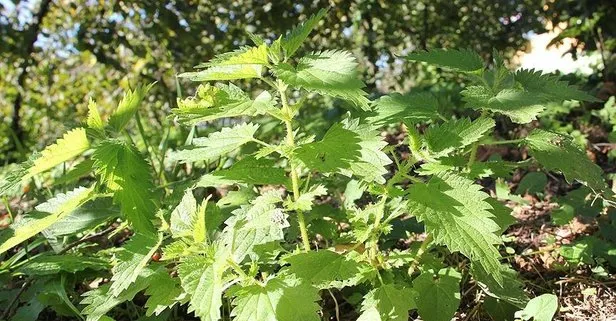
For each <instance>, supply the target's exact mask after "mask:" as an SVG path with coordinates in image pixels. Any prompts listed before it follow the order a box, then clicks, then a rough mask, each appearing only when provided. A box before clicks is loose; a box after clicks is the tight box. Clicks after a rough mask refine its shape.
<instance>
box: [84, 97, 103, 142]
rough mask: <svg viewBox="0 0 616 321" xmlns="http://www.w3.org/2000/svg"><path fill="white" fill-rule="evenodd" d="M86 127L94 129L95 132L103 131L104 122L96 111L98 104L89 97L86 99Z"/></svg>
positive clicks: (101, 132)
mask: <svg viewBox="0 0 616 321" xmlns="http://www.w3.org/2000/svg"><path fill="white" fill-rule="evenodd" d="M86 124H87V125H88V128H90V129H92V130H94V131H96V132H97V133H100V134H104V133H105V123H104V122H103V119H102V118H101V115H100V114H99V112H98V106H96V102H95V101H94V100H93V99H92V98H90V100H89V101H88V119H87V120H86Z"/></svg>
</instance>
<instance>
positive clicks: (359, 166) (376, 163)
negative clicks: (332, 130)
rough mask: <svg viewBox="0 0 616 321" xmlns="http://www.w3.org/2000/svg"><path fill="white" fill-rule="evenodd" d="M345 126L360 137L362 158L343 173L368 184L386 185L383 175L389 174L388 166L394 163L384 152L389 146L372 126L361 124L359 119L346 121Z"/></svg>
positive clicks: (352, 163)
mask: <svg viewBox="0 0 616 321" xmlns="http://www.w3.org/2000/svg"><path fill="white" fill-rule="evenodd" d="M343 124H344V127H345V128H346V129H348V130H350V131H352V132H354V133H355V134H357V136H358V137H359V139H360V142H359V146H360V147H361V149H360V150H359V153H360V154H361V156H360V157H359V159H357V160H356V161H354V162H351V163H350V168H349V169H348V171H347V170H342V171H341V173H342V174H345V175H348V176H351V174H352V175H355V176H358V177H361V178H362V180H363V181H366V182H377V183H379V184H385V178H384V177H383V175H385V174H387V173H388V170H387V168H386V166H387V165H389V164H391V163H392V161H391V159H389V157H388V156H387V154H385V153H384V152H383V151H382V149H383V148H384V147H385V146H387V142H386V141H385V140H384V138H383V137H382V136H381V135H380V133H379V132H378V131H377V130H376V128H375V127H374V126H372V125H369V124H359V120H357V119H356V120H345V121H344V122H343Z"/></svg>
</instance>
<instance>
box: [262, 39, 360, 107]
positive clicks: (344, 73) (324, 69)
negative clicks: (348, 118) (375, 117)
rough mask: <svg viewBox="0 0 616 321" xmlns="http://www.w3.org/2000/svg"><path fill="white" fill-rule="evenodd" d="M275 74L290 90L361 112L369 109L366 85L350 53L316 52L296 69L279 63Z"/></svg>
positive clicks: (306, 57) (300, 62)
mask: <svg viewBox="0 0 616 321" xmlns="http://www.w3.org/2000/svg"><path fill="white" fill-rule="evenodd" d="M273 71H274V73H275V74H276V76H277V77H278V78H280V79H281V80H282V81H284V82H285V83H286V84H288V85H290V86H294V87H299V88H303V89H305V90H307V91H312V92H316V93H318V94H321V95H324V96H332V97H336V98H340V99H344V100H348V101H350V102H351V103H353V104H354V105H355V106H356V107H358V108H360V109H362V110H368V109H369V108H370V107H369V100H368V98H366V95H367V94H366V92H365V91H363V89H362V88H364V87H365V85H364V83H363V82H362V81H361V80H359V78H358V76H357V61H356V60H355V58H354V57H353V56H352V55H351V54H350V53H349V52H346V51H339V50H327V51H322V52H317V53H313V54H310V55H307V56H304V57H302V58H301V59H300V60H299V62H298V64H297V67H295V68H294V67H293V66H291V65H289V64H287V63H280V64H279V65H277V66H276V67H274V69H273Z"/></svg>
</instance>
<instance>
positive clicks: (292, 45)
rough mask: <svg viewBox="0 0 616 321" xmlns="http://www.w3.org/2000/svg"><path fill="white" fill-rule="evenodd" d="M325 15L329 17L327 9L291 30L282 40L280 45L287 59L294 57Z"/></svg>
mask: <svg viewBox="0 0 616 321" xmlns="http://www.w3.org/2000/svg"><path fill="white" fill-rule="evenodd" d="M325 15H327V10H326V9H321V10H319V12H317V13H316V14H314V15H312V16H310V18H308V19H307V20H306V21H304V22H303V23H301V24H299V25H297V26H296V27H295V28H293V29H291V31H289V32H288V33H287V34H286V35H285V36H284V37H283V38H282V39H281V41H280V45H281V46H282V48H283V49H284V51H285V54H286V56H287V57H291V56H293V54H294V53H295V52H296V51H297V49H299V47H300V46H301V45H302V43H304V41H305V40H306V39H307V38H308V35H310V33H311V32H312V30H313V29H314V28H315V27H316V26H317V25H318V24H319V21H321V19H323V17H325Z"/></svg>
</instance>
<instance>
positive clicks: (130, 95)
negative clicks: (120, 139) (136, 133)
mask: <svg viewBox="0 0 616 321" xmlns="http://www.w3.org/2000/svg"><path fill="white" fill-rule="evenodd" d="M153 86H154V83H152V84H149V85H143V86H139V87H137V88H135V90H130V89H129V90H127V91H126V93H124V98H122V100H121V101H120V103H119V104H118V108H117V109H116V110H115V111H114V112H113V114H111V117H109V125H110V126H111V128H113V129H114V130H115V131H116V132H120V131H122V129H123V128H124V127H126V125H127V124H128V122H129V121H130V120H131V119H132V118H133V116H135V113H137V109H138V108H139V104H141V102H142V101H143V98H144V97H145V95H146V94H147V93H148V92H149V91H150V89H152V87H153Z"/></svg>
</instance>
